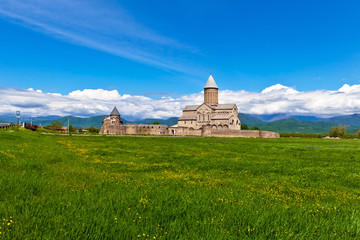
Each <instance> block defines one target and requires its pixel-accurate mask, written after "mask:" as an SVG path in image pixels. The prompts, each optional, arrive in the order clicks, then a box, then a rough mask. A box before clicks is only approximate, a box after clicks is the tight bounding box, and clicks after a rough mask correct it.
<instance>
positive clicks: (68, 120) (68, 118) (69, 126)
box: [68, 117, 70, 133]
mask: <svg viewBox="0 0 360 240" xmlns="http://www.w3.org/2000/svg"><path fill="white" fill-rule="evenodd" d="M69 127H70V120H69V117H68V133H70V129H69Z"/></svg>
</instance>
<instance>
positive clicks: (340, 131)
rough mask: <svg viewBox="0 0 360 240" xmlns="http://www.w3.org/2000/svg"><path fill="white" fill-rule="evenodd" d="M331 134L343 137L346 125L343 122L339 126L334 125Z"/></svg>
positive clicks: (331, 135)
mask: <svg viewBox="0 0 360 240" xmlns="http://www.w3.org/2000/svg"><path fill="white" fill-rule="evenodd" d="M329 134H330V137H342V136H344V135H345V134H346V127H345V126H342V125H341V124H340V125H339V126H337V127H332V128H331V130H330V133H329Z"/></svg>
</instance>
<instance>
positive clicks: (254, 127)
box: [251, 126, 260, 130]
mask: <svg viewBox="0 0 360 240" xmlns="http://www.w3.org/2000/svg"><path fill="white" fill-rule="evenodd" d="M251 130H260V128H259V127H258V126H253V127H252V128H251Z"/></svg>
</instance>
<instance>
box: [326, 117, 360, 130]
mask: <svg viewBox="0 0 360 240" xmlns="http://www.w3.org/2000/svg"><path fill="white" fill-rule="evenodd" d="M323 121H325V122H331V123H337V124H343V125H346V126H355V127H360V114H353V115H347V116H339V117H333V118H327V119H324V120H323Z"/></svg>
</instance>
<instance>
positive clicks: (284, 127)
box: [0, 113, 360, 133]
mask: <svg viewBox="0 0 360 240" xmlns="http://www.w3.org/2000/svg"><path fill="white" fill-rule="evenodd" d="M255 116H257V117H259V116H260V115H248V114H244V113H239V118H240V120H241V123H242V124H246V125H248V126H249V127H250V128H251V127H254V126H258V127H259V128H260V129H261V130H268V131H274V132H284V133H285V132H296V133H328V132H329V131H330V129H331V127H333V126H337V125H339V124H342V125H345V126H346V127H347V132H348V133H355V132H356V131H357V130H358V129H360V114H353V115H347V116H338V117H333V118H327V119H322V118H317V117H314V116H293V117H290V116H288V115H285V114H273V115H262V117H261V118H262V119H264V120H261V119H258V118H257V117H255ZM105 117H106V115H101V116H94V117H87V118H80V117H73V116H69V117H59V116H48V117H37V118H36V120H35V121H33V124H36V125H39V124H41V125H42V126H47V125H50V124H51V122H53V121H60V122H62V123H63V124H64V126H67V123H68V118H69V120H70V124H72V125H73V126H74V127H75V128H89V127H95V128H100V127H101V125H102V121H103V120H104V118H105ZM277 118H283V119H278V120H274V119H277ZM132 119H133V118H132ZM177 119H178V118H177V117H171V118H168V119H157V118H146V119H143V120H133V121H128V120H127V119H124V118H123V117H122V118H121V120H122V121H123V122H124V123H125V124H126V123H137V124H152V123H153V122H159V123H160V124H164V125H168V126H171V125H174V124H176V123H177ZM269 120H271V121H269ZM22 121H25V122H29V123H30V118H29V117H25V116H24V117H23V118H22ZM0 122H10V123H16V122H17V119H16V117H9V116H0Z"/></svg>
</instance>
